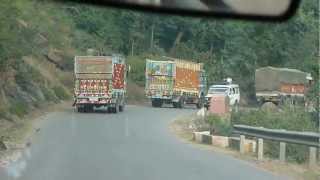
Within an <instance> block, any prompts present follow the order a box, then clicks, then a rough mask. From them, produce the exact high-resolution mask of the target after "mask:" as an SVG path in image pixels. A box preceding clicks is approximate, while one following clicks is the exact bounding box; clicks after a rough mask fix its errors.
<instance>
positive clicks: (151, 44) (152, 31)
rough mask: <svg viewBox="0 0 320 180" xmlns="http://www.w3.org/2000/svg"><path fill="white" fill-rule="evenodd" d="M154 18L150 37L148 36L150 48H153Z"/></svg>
mask: <svg viewBox="0 0 320 180" xmlns="http://www.w3.org/2000/svg"><path fill="white" fill-rule="evenodd" d="M154 26H155V25H154V20H153V19H152V25H151V38H150V50H151V51H152V50H153V43H154Z"/></svg>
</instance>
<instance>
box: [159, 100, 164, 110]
mask: <svg viewBox="0 0 320 180" xmlns="http://www.w3.org/2000/svg"><path fill="white" fill-rule="evenodd" d="M162 105H163V101H162V99H159V100H158V107H160V108H161V107H162Z"/></svg>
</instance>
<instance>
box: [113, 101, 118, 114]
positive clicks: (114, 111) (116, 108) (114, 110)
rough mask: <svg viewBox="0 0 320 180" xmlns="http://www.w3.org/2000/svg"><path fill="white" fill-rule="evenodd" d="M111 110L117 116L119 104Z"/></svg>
mask: <svg viewBox="0 0 320 180" xmlns="http://www.w3.org/2000/svg"><path fill="white" fill-rule="evenodd" d="M112 109H113V113H114V114H117V113H118V112H119V104H118V103H117V104H116V106H115V107H113V108H112Z"/></svg>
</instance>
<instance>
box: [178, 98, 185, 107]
mask: <svg viewBox="0 0 320 180" xmlns="http://www.w3.org/2000/svg"><path fill="white" fill-rule="evenodd" d="M184 105H185V100H184V98H183V97H181V98H180V100H179V108H181V109H182V108H184Z"/></svg>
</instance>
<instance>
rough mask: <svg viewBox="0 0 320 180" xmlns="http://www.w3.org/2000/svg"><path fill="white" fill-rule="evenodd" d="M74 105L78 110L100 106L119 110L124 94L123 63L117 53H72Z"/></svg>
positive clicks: (91, 109)
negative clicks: (103, 54) (73, 55)
mask: <svg viewBox="0 0 320 180" xmlns="http://www.w3.org/2000/svg"><path fill="white" fill-rule="evenodd" d="M74 78H75V87H74V105H75V107H76V109H77V111H78V112H91V111H93V110H94V108H95V107H96V108H100V107H103V108H105V109H106V110H107V111H109V112H113V113H117V112H118V111H123V109H124V106H125V95H126V65H125V59H124V58H123V57H122V56H120V55H112V56H76V57H75V66H74Z"/></svg>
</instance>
